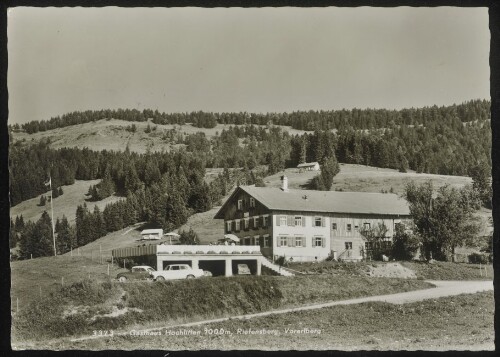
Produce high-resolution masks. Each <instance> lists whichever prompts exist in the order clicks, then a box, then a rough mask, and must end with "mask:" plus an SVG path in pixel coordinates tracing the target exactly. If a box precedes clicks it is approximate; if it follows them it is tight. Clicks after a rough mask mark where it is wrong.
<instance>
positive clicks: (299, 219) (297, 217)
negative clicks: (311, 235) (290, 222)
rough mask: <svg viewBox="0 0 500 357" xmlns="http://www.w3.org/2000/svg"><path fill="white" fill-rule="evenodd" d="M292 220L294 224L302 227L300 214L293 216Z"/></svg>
mask: <svg viewBox="0 0 500 357" xmlns="http://www.w3.org/2000/svg"><path fill="white" fill-rule="evenodd" d="M294 221H295V225H296V226H299V227H302V216H295V219H294Z"/></svg>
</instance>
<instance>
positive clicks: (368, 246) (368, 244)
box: [365, 242, 372, 250]
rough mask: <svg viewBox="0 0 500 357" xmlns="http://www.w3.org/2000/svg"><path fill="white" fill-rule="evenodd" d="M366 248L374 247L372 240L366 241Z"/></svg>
mask: <svg viewBox="0 0 500 357" xmlns="http://www.w3.org/2000/svg"><path fill="white" fill-rule="evenodd" d="M365 249H368V250H369V249H372V242H365Z"/></svg>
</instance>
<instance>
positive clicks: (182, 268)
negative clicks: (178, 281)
mask: <svg viewBox="0 0 500 357" xmlns="http://www.w3.org/2000/svg"><path fill="white" fill-rule="evenodd" d="M187 268H188V267H187V266H185V265H181V266H180V270H187Z"/></svg>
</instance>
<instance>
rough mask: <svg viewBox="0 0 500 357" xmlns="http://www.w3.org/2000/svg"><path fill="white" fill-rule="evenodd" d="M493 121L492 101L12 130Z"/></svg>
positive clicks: (117, 115) (66, 120) (34, 124)
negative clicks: (134, 125)
mask: <svg viewBox="0 0 500 357" xmlns="http://www.w3.org/2000/svg"><path fill="white" fill-rule="evenodd" d="M489 118H490V101H488V100H470V101H467V102H464V103H461V104H453V105H449V106H440V107H438V106H436V105H434V106H432V107H423V108H407V109H401V110H389V109H370V108H367V109H357V108H354V109H351V110H347V109H342V110H316V111H313V110H309V111H294V112H291V113H266V114H260V113H247V112H239V113H214V112H203V111H195V112H190V113H188V112H186V113H165V112H159V111H158V110H154V111H153V110H151V109H144V110H142V111H140V110H137V109H117V110H111V109H105V110H87V111H75V112H72V113H67V114H64V115H62V116H56V117H53V118H50V119H48V120H33V121H30V122H28V123H25V124H22V125H19V124H15V125H12V126H11V129H13V130H21V129H22V130H24V131H26V132H27V133H29V134H32V133H36V132H39V131H46V130H52V129H56V128H62V127H66V126H70V125H77V124H84V123H89V122H93V121H97V120H101V119H121V120H126V121H137V122H143V121H147V120H148V119H151V120H152V121H153V123H155V124H180V125H184V124H185V123H192V125H194V126H196V127H199V128H214V127H215V126H216V125H217V124H236V125H244V124H254V125H268V124H270V123H272V124H275V125H285V126H291V127H292V128H294V129H299V130H308V131H313V130H316V129H318V130H331V129H345V128H349V127H350V128H353V129H360V130H365V129H380V128H387V127H391V126H393V125H407V126H419V125H423V126H427V125H428V124H429V123H433V122H436V121H442V120H458V121H459V122H462V123H466V122H473V121H476V120H486V119H489Z"/></svg>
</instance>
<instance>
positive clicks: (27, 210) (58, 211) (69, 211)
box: [10, 180, 121, 224]
mask: <svg viewBox="0 0 500 357" xmlns="http://www.w3.org/2000/svg"><path fill="white" fill-rule="evenodd" d="M100 181H101V180H90V181H82V180H76V181H75V183H74V184H73V185H69V186H62V188H63V191H64V194H63V195H62V196H59V197H57V198H55V199H54V221H55V219H56V218H62V216H63V214H64V215H65V216H66V218H68V221H69V222H70V224H73V223H74V222H75V217H76V207H77V206H78V205H83V203H84V202H85V199H86V198H87V197H86V196H85V194H86V193H87V192H88V190H89V186H90V185H95V184H97V183H99V182H100ZM44 195H45V196H46V197H47V196H49V197H50V193H48V194H47V193H46V194H44ZM40 196H41V195H40ZM40 196H37V197H35V198H32V199H29V200H26V201H23V202H21V203H19V204H18V205H16V206H14V207H11V209H10V216H11V217H12V218H15V217H16V216H18V215H21V214H22V215H23V218H24V220H25V221H33V222H36V221H37V220H38V219H39V218H40V217H41V215H42V213H43V211H47V212H48V213H49V214H50V203H49V202H47V203H46V205H45V206H38V204H39V203H40ZM119 199H121V198H120V197H116V196H111V197H108V198H105V199H104V200H102V201H98V202H87V206H88V208H89V210H93V209H94V206H95V205H97V207H99V209H100V210H101V212H102V210H103V209H104V207H106V205H107V204H108V203H111V202H116V201H117V200H119Z"/></svg>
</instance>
